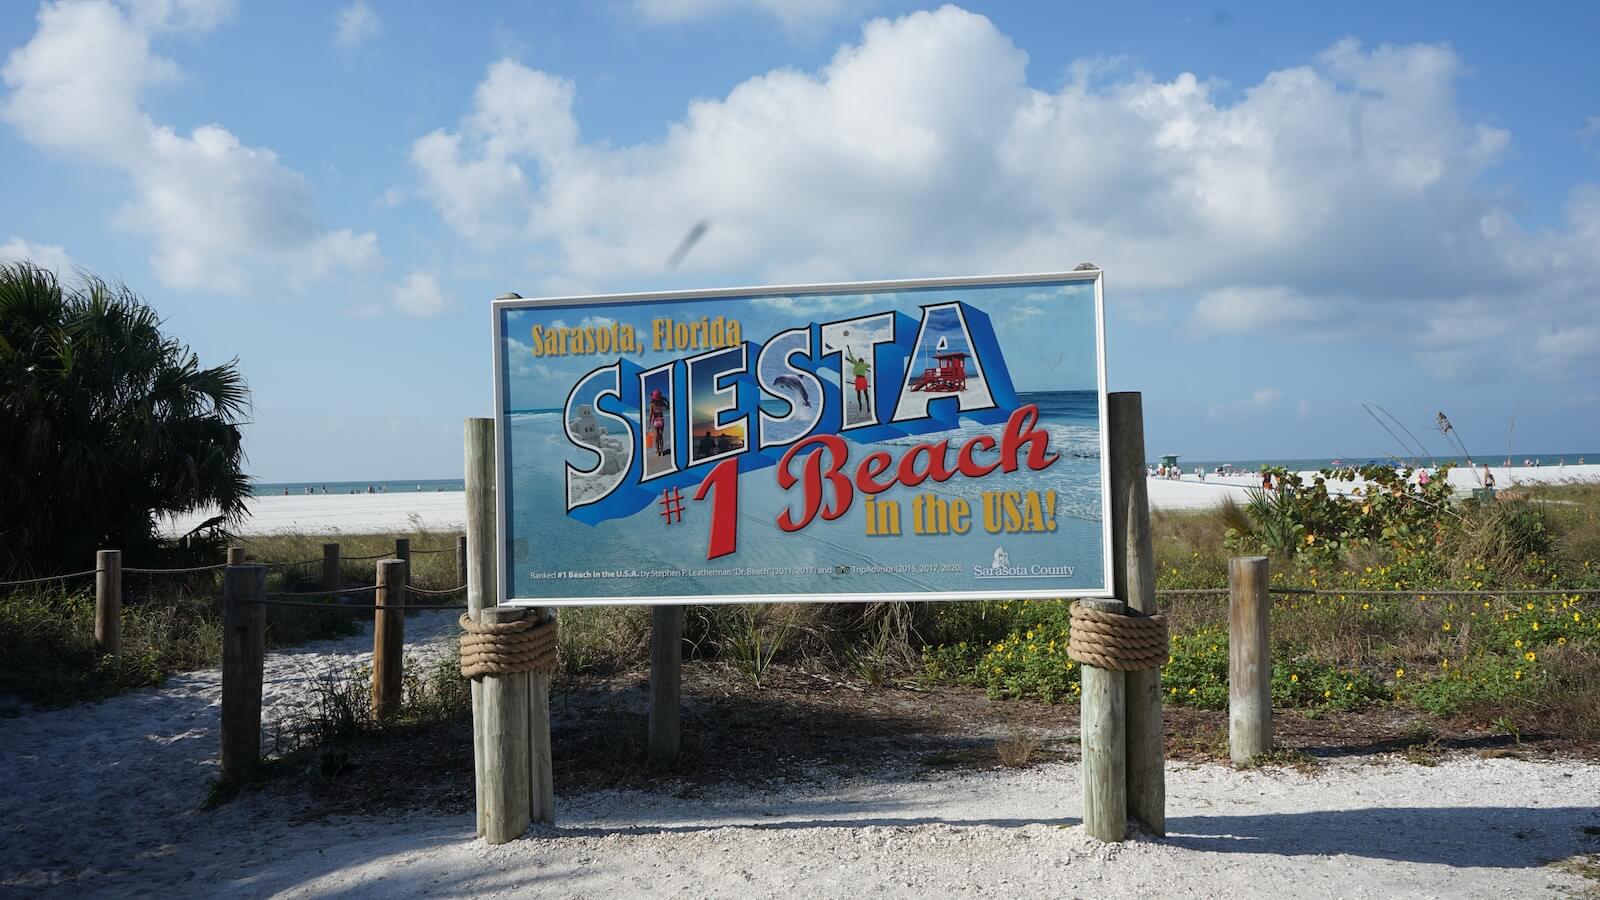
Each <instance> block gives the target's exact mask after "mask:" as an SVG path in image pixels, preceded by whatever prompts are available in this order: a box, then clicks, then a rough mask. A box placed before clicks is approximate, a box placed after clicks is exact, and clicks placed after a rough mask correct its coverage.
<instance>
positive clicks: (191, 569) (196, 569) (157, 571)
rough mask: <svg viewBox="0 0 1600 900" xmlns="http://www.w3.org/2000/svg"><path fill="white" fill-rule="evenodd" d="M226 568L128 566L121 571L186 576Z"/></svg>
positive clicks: (220, 566)
mask: <svg viewBox="0 0 1600 900" xmlns="http://www.w3.org/2000/svg"><path fill="white" fill-rule="evenodd" d="M227 567H228V564H227V563H217V564H216V565H214V566H190V567H189V568H187V569H135V568H132V567H130V566H123V567H122V571H124V572H128V573H130V574H133V575H187V574H189V573H191V572H215V571H217V570H218V569H226V568H227Z"/></svg>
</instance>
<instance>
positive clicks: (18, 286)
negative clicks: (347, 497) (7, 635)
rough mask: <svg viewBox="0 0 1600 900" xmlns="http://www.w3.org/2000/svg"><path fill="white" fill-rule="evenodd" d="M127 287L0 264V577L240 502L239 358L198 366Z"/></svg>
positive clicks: (243, 395)
mask: <svg viewBox="0 0 1600 900" xmlns="http://www.w3.org/2000/svg"><path fill="white" fill-rule="evenodd" d="M160 325H161V321H160V319H159V318H158V317H157V315H156V313H155V310H153V309H151V308H150V307H149V306H148V305H146V304H145V302H144V301H143V300H141V299H140V298H139V296H138V295H137V294H135V293H134V292H133V291H132V290H130V289H129V288H127V287H125V286H123V285H121V284H116V285H112V284H108V283H107V282H105V281H104V280H102V279H100V278H97V277H94V276H92V275H87V274H85V275H83V276H82V284H81V285H80V286H78V287H76V288H72V289H64V288H63V287H62V285H61V284H60V282H59V281H58V280H57V278H56V276H55V275H54V274H53V273H51V272H49V271H48V270H45V269H41V268H39V267H38V266H35V265H32V264H30V263H27V262H20V263H13V264H9V265H3V266H0V577H4V575H6V574H7V573H22V572H50V571H60V570H61V568H63V567H72V568H81V564H82V563H83V562H85V561H86V560H89V559H92V558H93V551H94V550H95V549H96V548H100V547H114V548H121V549H124V550H131V551H138V550H140V549H148V548H149V547H150V546H151V545H153V544H155V543H156V542H157V541H156V519H157V517H158V516H159V515H162V514H167V513H176V512H182V511H186V510H190V509H194V508H197V507H201V506H215V507H217V508H218V510H219V511H220V512H221V513H222V516H223V517H224V521H225V522H236V521H238V519H239V518H240V517H241V515H242V514H243V512H244V503H245V500H246V498H248V496H249V493H250V483H249V479H247V478H246V477H245V475H244V473H243V471H242V470H241V466H242V464H243V460H244V451H243V445H242V441H241V435H240V432H239V425H240V423H241V416H242V415H243V414H244V412H245V411H246V410H247V409H248V407H249V402H250V400H249V391H248V389H247V388H246V386H245V382H244V378H243V376H242V375H240V374H239V370H238V365H237V363H238V361H237V360H233V361H230V362H228V363H225V364H223V365H220V366H216V367H213V368H201V366H200V360H199V357H197V356H196V355H195V354H194V352H193V351H191V350H190V349H189V348H188V347H187V346H185V345H184V344H182V343H181V342H179V341H177V340H175V339H172V338H169V337H164V336H163V335H162V334H161V329H160Z"/></svg>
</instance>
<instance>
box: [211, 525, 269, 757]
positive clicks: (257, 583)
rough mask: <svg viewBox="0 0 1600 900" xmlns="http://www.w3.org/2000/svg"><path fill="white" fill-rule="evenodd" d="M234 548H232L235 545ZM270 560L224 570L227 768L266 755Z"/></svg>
mask: <svg viewBox="0 0 1600 900" xmlns="http://www.w3.org/2000/svg"><path fill="white" fill-rule="evenodd" d="M230 552H231V551H230ZM266 590H267V570H266V567H264V566H242V565H231V566H228V568H227V569H225V570H223V576H222V729H221V731H222V774H223V777H225V778H227V777H233V776H237V775H240V774H243V773H244V772H248V771H249V770H250V769H252V768H254V767H255V766H256V764H257V763H258V762H260V761H261V679H262V668H263V666H264V665H265V664H266V647H267V644H266V635H267V608H266V607H265V606H263V605H261V595H262V594H264V593H266Z"/></svg>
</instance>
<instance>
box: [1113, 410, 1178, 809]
mask: <svg viewBox="0 0 1600 900" xmlns="http://www.w3.org/2000/svg"><path fill="white" fill-rule="evenodd" d="M1106 407H1107V409H1106V412H1107V418H1108V422H1107V427H1108V429H1109V432H1110V433H1109V434H1108V435H1107V437H1108V439H1109V442H1110V450H1111V460H1110V462H1111V465H1110V469H1111V561H1112V562H1111V566H1112V568H1111V577H1112V584H1113V587H1114V590H1115V596H1116V597H1117V599H1119V600H1121V601H1123V602H1124V603H1126V604H1127V606H1128V610H1129V611H1130V613H1144V614H1146V615H1154V614H1155V613H1156V612H1158V611H1159V610H1158V609H1157V608H1156V562H1155V548H1154V547H1153V546H1152V544H1151V539H1150V503H1149V497H1148V487H1149V486H1148V485H1147V484H1146V483H1145V478H1146V475H1145V467H1144V460H1145V455H1144V403H1143V398H1142V396H1141V395H1140V394H1139V393H1138V392H1136V391H1126V392H1121V393H1115V394H1108V395H1107V396H1106ZM1125 679H1126V682H1127V687H1126V692H1127V696H1126V698H1125V699H1126V702H1127V716H1128V723H1127V732H1128V812H1129V814H1130V815H1132V816H1133V818H1134V820H1135V821H1137V822H1139V823H1140V824H1142V825H1143V826H1144V827H1145V829H1146V830H1147V831H1149V832H1150V833H1151V834H1154V835H1156V836H1158V837H1160V836H1164V835H1165V834H1166V833H1167V772H1166V734H1165V728H1164V727H1163V723H1162V708H1161V670H1160V669H1145V670H1143V671H1139V672H1128V673H1125Z"/></svg>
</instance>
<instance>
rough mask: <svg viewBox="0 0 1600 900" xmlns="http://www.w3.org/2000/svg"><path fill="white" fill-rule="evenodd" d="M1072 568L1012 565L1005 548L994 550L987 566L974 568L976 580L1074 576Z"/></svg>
mask: <svg viewBox="0 0 1600 900" xmlns="http://www.w3.org/2000/svg"><path fill="white" fill-rule="evenodd" d="M1072 570H1073V567H1072V566H1042V565H1039V564H1037V563H1035V564H1033V565H1026V566H1024V565H1015V566H1014V565H1012V564H1011V554H1009V553H1007V552H1006V548H1004V547H996V548H994V555H993V556H992V557H990V559H989V565H987V566H973V567H972V577H974V578H1044V577H1051V576H1068V577H1070V576H1071V575H1072Z"/></svg>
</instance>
